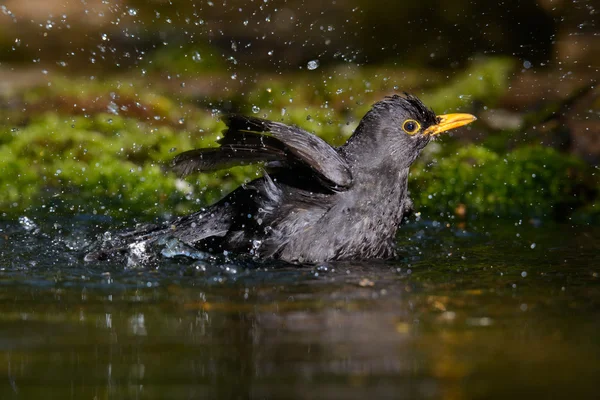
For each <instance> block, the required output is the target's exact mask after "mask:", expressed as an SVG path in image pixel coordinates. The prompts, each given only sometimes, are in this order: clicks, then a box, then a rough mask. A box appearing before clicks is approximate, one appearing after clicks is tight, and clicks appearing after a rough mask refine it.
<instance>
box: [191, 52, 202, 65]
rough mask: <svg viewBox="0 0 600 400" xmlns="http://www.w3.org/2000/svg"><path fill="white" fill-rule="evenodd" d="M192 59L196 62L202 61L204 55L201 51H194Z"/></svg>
mask: <svg viewBox="0 0 600 400" xmlns="http://www.w3.org/2000/svg"><path fill="white" fill-rule="evenodd" d="M192 60H194V61H195V62H200V61H202V57H201V56H200V53H198V52H197V51H195V52H193V53H192Z"/></svg>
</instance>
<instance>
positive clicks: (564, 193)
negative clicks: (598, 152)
mask: <svg viewBox="0 0 600 400" xmlns="http://www.w3.org/2000/svg"><path fill="white" fill-rule="evenodd" d="M590 172H591V171H590V170H589V167H587V166H586V165H585V163H584V162H583V161H581V160H580V159H577V158H575V157H572V156H569V155H564V154H561V153H559V152H558V151H556V150H554V149H551V148H548V147H543V146H527V147H522V148H519V149H516V150H514V151H512V152H509V153H507V154H503V155H500V154H497V153H495V152H493V151H492V150H489V149H487V148H485V147H482V146H475V145H469V146H467V147H464V148H461V149H459V150H458V151H457V152H456V153H455V154H452V155H449V156H446V157H443V158H439V159H438V158H433V159H432V160H431V161H430V162H429V163H427V164H424V163H423V162H420V163H417V165H416V166H415V167H414V168H413V172H412V174H411V179H412V188H413V197H414V200H415V203H416V204H418V206H419V207H420V208H422V209H423V210H426V211H428V212H433V213H438V212H439V213H444V212H446V213H447V212H453V211H457V212H460V213H462V212H464V211H466V212H468V213H470V214H471V215H524V216H539V217H556V218H564V217H567V216H568V215H570V213H572V212H573V210H575V209H577V208H578V207H581V206H583V205H584V204H586V202H588V201H589V197H590V195H592V193H591V192H590V188H591V187H593V186H594V177H593V176H592V175H591V173H590Z"/></svg>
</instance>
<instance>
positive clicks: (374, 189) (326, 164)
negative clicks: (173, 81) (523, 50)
mask: <svg viewBox="0 0 600 400" xmlns="http://www.w3.org/2000/svg"><path fill="white" fill-rule="evenodd" d="M475 119H476V118H475V117H474V116H472V115H470V114H448V115H439V116H436V115H435V113H434V112H433V111H432V110H431V109H429V108H427V107H426V106H425V105H424V104H423V103H422V102H421V101H420V100H419V99H418V98H417V97H415V96H412V95H408V94H405V95H404V96H398V95H394V96H391V97H386V98H384V99H383V100H381V101H379V102H377V103H375V104H374V105H373V107H372V108H371V110H370V111H368V112H367V114H366V115H365V116H364V117H363V118H362V120H361V121H360V123H359V125H358V127H357V128H356V130H355V131H354V133H353V135H352V136H351V137H350V138H349V139H348V141H347V142H346V143H345V144H344V145H342V146H341V147H337V148H335V147H332V146H330V145H329V144H327V143H326V142H325V141H323V140H322V139H320V138H319V137H317V136H315V135H313V134H310V133H308V132H306V131H304V130H302V129H300V128H298V127H295V126H288V125H285V124H283V123H280V122H273V121H268V120H263V119H259V118H254V117H246V116H240V115H231V116H227V117H225V118H224V122H225V123H226V124H227V127H228V128H227V129H226V130H225V131H224V132H223V137H222V138H221V139H220V140H219V144H220V147H217V148H203V149H196V150H190V151H186V152H184V153H181V154H179V155H178V156H176V157H175V159H174V160H173V161H172V164H171V166H172V168H173V169H174V171H175V172H177V173H178V174H179V175H181V176H185V175H188V174H191V173H195V172H208V171H215V170H219V169H223V168H229V167H232V166H236V165H246V164H251V163H265V173H264V175H263V176H262V177H260V178H258V179H255V180H253V181H252V182H250V183H248V184H245V185H242V186H241V187H239V188H237V189H236V190H234V191H233V192H232V193H230V194H229V195H227V196H226V197H225V198H223V199H222V200H220V201H219V202H217V203H215V204H213V205H211V206H209V207H207V208H205V209H202V210H200V211H198V212H195V213H193V214H191V215H187V216H184V217H180V218H178V219H176V220H174V221H172V222H169V223H165V224H163V225H149V226H143V227H141V228H138V229H136V230H133V231H130V232H126V233H122V234H120V235H118V237H117V239H115V240H112V241H111V242H110V243H109V244H106V243H105V244H104V245H103V246H102V248H101V249H100V250H96V251H94V252H92V253H89V254H88V255H87V256H86V260H98V259H106V258H110V257H111V256H113V255H116V254H118V253H127V252H129V251H132V249H138V250H139V249H140V248H142V249H144V248H146V246H147V245H150V244H153V243H157V242H163V243H164V241H165V239H167V238H168V239H171V238H174V239H178V240H179V241H180V242H183V243H184V244H186V245H189V246H192V247H194V248H196V249H199V250H204V251H213V252H217V251H218V252H222V251H228V252H229V251H232V252H239V253H250V254H252V255H253V256H255V257H257V258H272V259H281V260H285V261H288V262H301V263H316V262H323V261H329V260H351V259H370V258H390V257H393V256H394V255H395V246H394V236H395V234H396V231H397V230H398V228H399V226H400V223H401V221H402V217H403V215H405V214H406V213H407V212H409V211H411V209H412V201H411V200H410V198H409V196H408V190H407V185H408V174H409V167H410V166H411V164H412V163H413V162H414V161H415V159H416V158H417V156H418V155H419V153H420V152H421V150H423V148H424V147H425V146H426V145H427V143H429V141H430V140H432V139H433V138H435V137H436V135H438V134H440V133H442V132H445V131H447V130H449V129H453V128H457V127H459V126H462V125H466V124H468V123H470V122H472V121H474V120H475Z"/></svg>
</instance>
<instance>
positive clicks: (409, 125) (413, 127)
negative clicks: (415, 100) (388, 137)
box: [402, 119, 421, 135]
mask: <svg viewBox="0 0 600 400" xmlns="http://www.w3.org/2000/svg"><path fill="white" fill-rule="evenodd" d="M419 129H421V125H420V124H419V123H418V122H417V121H415V120H414V119H407V120H406V121H404V123H403V124H402V130H403V131H404V132H406V133H408V134H409V135H413V134H415V133H416V132H417V131H418V130H419Z"/></svg>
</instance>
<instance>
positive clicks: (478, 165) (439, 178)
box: [0, 58, 600, 217]
mask: <svg viewBox="0 0 600 400" xmlns="http://www.w3.org/2000/svg"><path fill="white" fill-rule="evenodd" d="M511 68H512V62H511V61H510V60H504V59H498V58H492V59H483V60H479V61H476V62H474V63H473V64H472V65H471V66H470V67H469V68H468V69H467V70H466V71H465V72H464V73H461V74H460V75H459V76H458V77H457V78H456V79H455V80H454V81H452V82H450V83H448V84H447V85H445V86H441V87H440V86H439V85H438V86H436V87H435V88H433V87H431V86H430V85H432V84H434V83H435V82H438V79H439V76H437V75H435V74H424V76H426V77H427V78H426V79H425V81H428V82H426V83H424V82H423V78H422V77H421V80H419V77H418V75H419V74H418V73H417V74H413V73H411V72H406V71H398V70H393V69H390V70H388V69H387V68H386V67H378V68H363V69H357V68H355V67H347V66H339V67H335V68H332V69H331V70H321V69H318V70H316V71H308V72H303V73H301V74H292V75H286V76H284V77H280V78H263V80H261V81H259V82H258V83H256V84H255V85H256V86H254V88H253V89H252V90H250V91H249V92H248V93H247V94H244V95H243V96H242V95H241V94H239V93H240V92H238V93H237V94H231V96H232V97H229V98H228V97H224V98H222V100H223V101H227V100H230V101H231V102H232V104H233V105H234V108H235V109H236V110H239V111H243V112H246V113H248V114H252V115H256V116H259V117H265V118H269V119H275V120H281V121H283V122H285V123H288V124H294V125H298V126H300V127H302V128H304V129H306V130H308V131H311V132H313V133H315V134H317V135H319V136H321V137H323V138H324V139H325V140H327V141H329V142H330V143H333V144H337V145H339V144H341V143H343V142H344V141H345V140H346V139H347V137H348V136H350V134H351V133H352V131H353V129H354V127H355V126H356V125H357V124H358V121H359V119H360V117H362V115H363V114H364V112H366V111H367V110H368V109H369V108H370V105H371V104H372V102H374V101H376V100H379V99H380V98H381V97H382V96H384V95H389V94H391V93H393V92H394V91H395V90H396V89H395V87H399V88H404V85H403V84H402V83H403V82H404V83H408V82H410V85H416V86H419V87H421V88H422V89H423V90H426V94H425V95H422V97H423V98H424V99H426V103H427V104H428V105H429V106H433V108H434V109H435V110H436V111H437V112H445V111H446V110H454V109H460V110H463V109H464V108H463V107H467V108H468V106H469V105H470V104H471V102H473V101H478V102H483V103H484V104H486V105H492V104H493V103H494V101H495V100H496V99H497V98H498V97H499V96H500V95H501V94H502V93H503V92H504V90H505V88H506V85H507V82H508V76H509V73H510V71H511ZM296 78H297V79H296ZM123 82H128V83H126V84H125V83H123ZM146 83H147V82H144V81H136V80H133V81H130V82H129V81H127V80H126V79H120V80H119V79H110V80H104V81H100V80H75V81H67V80H61V79H57V80H54V81H52V85H50V86H44V87H40V88H36V89H33V90H28V91H26V92H24V93H22V94H21V95H20V96H18V97H19V99H20V101H21V102H22V103H23V104H24V108H25V109H26V112H21V110H19V112H15V111H12V112H11V111H9V110H10V108H6V109H5V110H4V111H2V113H3V115H2V117H3V118H2V120H3V121H5V122H4V124H5V125H4V126H0V189H1V190H0V208H1V209H2V210H7V212H15V213H19V212H22V211H23V210H25V209H27V208H31V207H40V206H42V205H45V206H52V207H54V209H56V210H65V211H66V212H74V211H77V212H100V213H105V214H110V215H117V214H129V215H132V216H142V215H146V216H149V217H151V216H155V215H157V214H163V213H178V214H180V213H185V212H189V211H190V210H194V209H197V208H198V207H199V206H200V205H206V204H208V203H211V202H213V201H216V200H218V199H219V198H220V197H222V196H223V195H224V194H226V193H228V192H230V191H231V190H233V189H234V188H235V187H237V186H238V185H239V184H240V183H242V182H245V181H248V180H250V179H253V178H255V177H256V176H257V174H258V173H259V171H260V168H259V167H257V166H250V167H239V168H232V169H231V170H227V171H220V172H218V173H213V174H200V175H198V176H194V177H189V178H187V179H186V180H185V181H184V180H179V179H177V177H175V176H174V175H173V174H172V173H170V172H168V168H166V167H165V163H166V162H168V161H169V160H170V159H171V158H172V157H173V155H174V154H176V153H178V152H181V151H185V150H188V149H191V148H198V147H206V146H214V145H216V143H215V139H216V138H217V136H218V135H219V134H220V132H221V131H222V129H224V125H223V124H222V123H221V122H219V121H218V120H217V118H216V117H215V116H214V115H213V113H212V112H209V111H208V110H205V109H203V108H199V107H197V106H196V105H194V104H193V103H192V102H191V101H190V100H186V99H185V98H184V99H180V98H178V99H177V100H174V99H175V96H174V95H172V94H171V95H168V94H165V93H160V92H156V91H154V90H152V89H148V87H152V86H148V85H147V84H146ZM410 85H409V86H410ZM244 93H246V92H244ZM415 93H418V92H415ZM461 96H462V97H461ZM467 100H468V101H467ZM467 103H468V104H467ZM257 107H258V108H260V110H258V109H257ZM16 109H17V108H13V110H16ZM458 146H459V144H458V143H457V142H456V141H446V142H445V143H443V144H438V143H433V144H432V145H430V146H428V148H427V149H426V151H425V153H424V154H423V155H422V157H421V158H420V160H419V161H418V163H417V164H416V165H415V166H414V167H413V169H412V171H413V172H412V175H411V180H412V182H411V186H410V188H411V189H412V191H413V193H412V196H413V198H414V200H415V204H416V207H417V209H419V210H422V211H424V212H427V213H448V212H453V211H454V210H455V209H456V208H458V207H462V206H464V207H465V208H466V210H467V211H468V212H469V213H471V214H473V215H513V214H514V215H517V214H518V215H537V216H548V217H551V216H554V217H556V216H564V215H568V214H569V213H570V212H571V211H572V210H577V211H580V210H588V209H589V210H591V211H590V212H592V213H593V211H594V207H596V206H593V204H597V203H600V202H599V201H598V199H597V198H596V199H595V203H594V200H593V196H594V194H596V195H597V194H598V192H600V186H598V185H599V183H598V179H597V178H596V177H595V176H594V175H593V173H592V171H590V170H589V169H588V167H587V166H586V165H585V164H584V163H583V162H582V161H580V160H578V159H576V158H573V157H570V156H567V155H564V154H561V153H559V152H557V151H555V150H552V149H549V148H544V147H541V146H531V147H530V146H527V147H521V148H518V149H516V150H514V151H511V152H509V153H507V154H504V151H503V149H504V148H505V146H503V145H502V144H500V145H499V146H496V147H495V149H496V151H493V150H490V149H489V146H487V147H483V146H472V145H471V146H467V147H462V148H459V147H458ZM590 204H592V205H591V206H590ZM590 207H591V208H590ZM596 210H597V208H596ZM581 212H583V211H581Z"/></svg>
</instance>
